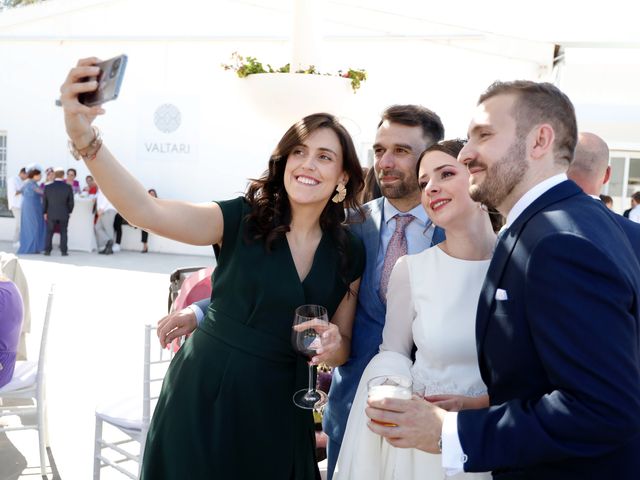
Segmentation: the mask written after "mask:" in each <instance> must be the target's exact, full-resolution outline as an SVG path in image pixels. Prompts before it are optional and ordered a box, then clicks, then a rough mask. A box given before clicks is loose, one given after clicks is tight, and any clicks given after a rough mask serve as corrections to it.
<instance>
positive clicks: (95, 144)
mask: <svg viewBox="0 0 640 480" xmlns="http://www.w3.org/2000/svg"><path fill="white" fill-rule="evenodd" d="M91 128H92V129H93V133H94V137H93V140H91V142H90V143H89V145H87V146H86V147H84V148H76V146H75V145H74V144H73V142H72V141H71V140H69V151H70V152H71V155H73V158H75V159H76V160H80V159H83V160H84V161H85V162H88V161H91V160H93V159H94V158H96V155H97V154H98V150H100V147H102V136H101V135H100V130H98V127H96V126H92V127H91Z"/></svg>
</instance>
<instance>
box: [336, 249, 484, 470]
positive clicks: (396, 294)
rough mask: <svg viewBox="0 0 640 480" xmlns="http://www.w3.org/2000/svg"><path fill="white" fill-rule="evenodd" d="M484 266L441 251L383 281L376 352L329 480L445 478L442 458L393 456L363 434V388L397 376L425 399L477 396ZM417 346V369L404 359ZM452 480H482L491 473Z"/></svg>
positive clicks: (412, 452) (405, 262) (405, 263)
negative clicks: (478, 310)
mask: <svg viewBox="0 0 640 480" xmlns="http://www.w3.org/2000/svg"><path fill="white" fill-rule="evenodd" d="M488 267H489V260H480V261H469V260H460V259H457V258H453V257H451V256H449V255H447V254H446V253H444V252H443V251H442V250H441V249H440V248H438V247H433V248H429V249H427V250H425V251H423V252H422V253H419V254H417V255H408V256H405V257H402V258H400V260H398V263H397V264H396V265H395V267H394V269H393V272H392V274H391V278H390V280H389V289H388V292H387V318H386V323H385V327H384V332H383V340H382V345H381V346H380V353H378V354H377V355H376V356H375V357H374V358H373V359H372V360H371V362H370V363H369V365H368V366H367V368H366V369H365V371H364V373H363V375H362V379H361V380H360V384H359V386H358V391H357V393H356V396H355V399H354V401H353V405H352V407H351V412H350V414H349V420H348V422H347V429H346V432H345V436H344V439H343V442H342V447H341V449H340V456H339V457H338V464H337V467H336V473H335V475H334V477H333V478H334V479H335V480H391V479H398V480H433V479H443V478H445V473H444V470H443V469H442V464H441V458H440V455H433V454H429V453H425V452H422V451H420V450H416V449H412V448H395V447H392V446H391V445H389V443H387V442H386V441H385V440H384V439H383V438H382V437H380V436H379V435H376V434H375V433H373V432H371V431H370V430H369V429H368V428H367V421H368V418H367V416H366V415H365V413H364V409H365V407H366V401H367V382H368V381H369V379H371V378H372V377H375V376H378V375H386V374H401V375H406V376H410V377H411V378H412V379H413V384H414V391H415V392H422V390H423V389H424V395H436V394H456V395H466V396H471V397H475V396H480V395H484V394H486V386H485V385H484V383H483V382H482V379H481V378H480V370H479V369H478V357H477V353H476V341H475V321H476V307H477V303H478V298H479V295H480V289H481V287H482V282H483V281H484V277H485V274H486V273H487V268H488ZM414 342H415V344H416V346H417V352H416V359H415V363H413V364H412V363H411V360H410V354H411V349H412V347H413V344H414ZM447 478H453V479H458V478H459V479H463V480H480V479H482V480H485V479H490V478H491V475H490V474H489V473H475V474H472V473H461V474H458V475H455V476H453V477H447Z"/></svg>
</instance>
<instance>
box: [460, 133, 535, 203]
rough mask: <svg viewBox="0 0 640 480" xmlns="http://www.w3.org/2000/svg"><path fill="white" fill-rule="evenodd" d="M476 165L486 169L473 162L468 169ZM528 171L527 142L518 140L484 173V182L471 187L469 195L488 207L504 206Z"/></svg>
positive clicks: (480, 163) (481, 164)
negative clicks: (503, 203)
mask: <svg viewBox="0 0 640 480" xmlns="http://www.w3.org/2000/svg"><path fill="white" fill-rule="evenodd" d="M476 165H480V166H485V167H486V165H485V164H483V163H482V162H477V161H475V160H472V161H471V162H469V164H468V165H467V168H472V167H473V166H476ZM528 169H529V164H528V163H527V161H526V160H525V142H524V140H522V141H519V140H517V139H516V140H515V141H514V142H513V143H512V144H511V146H510V147H509V150H508V151H507V153H506V154H505V155H504V156H503V157H502V158H501V159H500V160H498V161H497V162H495V163H494V164H493V165H491V167H489V168H488V169H486V170H485V171H484V176H485V177H484V181H483V182H482V183H480V184H478V185H476V184H471V185H470V186H469V195H471V198H472V199H473V200H475V201H476V202H480V203H483V204H484V205H486V206H487V207H492V208H498V205H500V204H502V202H503V201H504V200H505V199H506V198H507V197H508V196H509V194H510V193H511V192H512V191H513V189H514V188H515V187H516V185H518V183H520V181H521V180H522V178H523V177H524V175H525V173H527V170H528Z"/></svg>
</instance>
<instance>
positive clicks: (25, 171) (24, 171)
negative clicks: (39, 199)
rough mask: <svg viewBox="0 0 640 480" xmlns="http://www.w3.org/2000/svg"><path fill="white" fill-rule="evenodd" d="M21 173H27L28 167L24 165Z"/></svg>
mask: <svg viewBox="0 0 640 480" xmlns="http://www.w3.org/2000/svg"><path fill="white" fill-rule="evenodd" d="M19 173H25V174H26V173H27V169H26V168H25V167H22V168H21V169H20V172H19Z"/></svg>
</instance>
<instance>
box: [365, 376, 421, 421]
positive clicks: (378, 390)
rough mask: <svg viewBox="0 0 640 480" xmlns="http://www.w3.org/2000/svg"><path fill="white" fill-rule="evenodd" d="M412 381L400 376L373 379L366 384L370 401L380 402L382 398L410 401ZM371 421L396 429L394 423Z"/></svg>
mask: <svg viewBox="0 0 640 480" xmlns="http://www.w3.org/2000/svg"><path fill="white" fill-rule="evenodd" d="M412 383H413V382H412V381H411V379H410V378H408V377H404V376H402V375H380V376H379V377H373V378H372V379H371V380H369V381H368V382H367V390H368V392H369V399H370V400H382V399H384V398H398V399H400V400H411V395H412V393H413V392H412V390H411V389H412ZM371 421H373V422H375V423H378V424H380V425H384V426H386V427H397V425H396V424H395V423H386V422H379V421H378V420H374V419H373V418H372V419H371Z"/></svg>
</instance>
